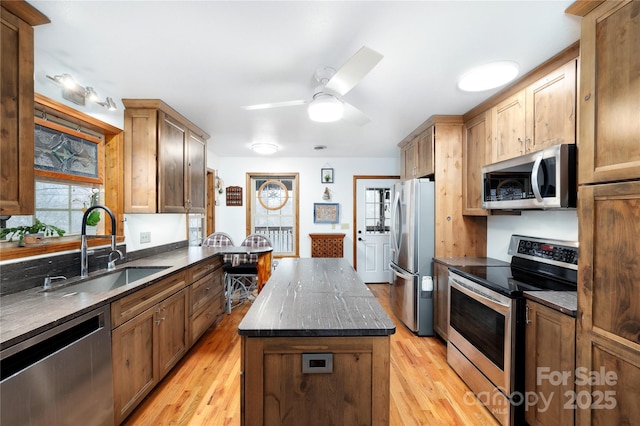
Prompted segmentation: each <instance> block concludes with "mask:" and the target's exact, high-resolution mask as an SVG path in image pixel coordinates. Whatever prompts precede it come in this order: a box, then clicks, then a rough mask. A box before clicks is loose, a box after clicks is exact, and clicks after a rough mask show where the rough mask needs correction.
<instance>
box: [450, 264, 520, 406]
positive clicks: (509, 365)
mask: <svg viewBox="0 0 640 426" xmlns="http://www.w3.org/2000/svg"><path fill="white" fill-rule="evenodd" d="M449 303H450V305H449V306H450V310H449V343H452V344H453V345H455V346H456V348H457V349H458V350H459V351H460V352H461V353H462V354H463V355H464V356H465V357H467V359H469V361H470V362H471V363H472V364H473V365H474V366H475V367H476V368H477V369H478V370H480V371H481V372H482V373H483V374H484V375H485V376H486V377H487V378H488V379H489V380H490V381H491V382H492V383H493V384H494V385H495V386H496V387H498V388H499V389H500V390H501V391H502V393H504V394H505V395H510V394H511V392H512V390H513V385H514V376H513V373H514V371H513V355H514V351H515V347H514V344H515V339H514V338H513V332H514V331H515V315H514V312H515V300H514V299H511V298H509V297H506V296H503V295H501V294H499V293H496V292H494V291H492V290H490V289H488V288H486V287H484V286H482V285H479V284H477V283H475V282H473V281H471V280H468V279H466V278H464V277H461V276H459V275H457V274H454V273H451V272H450V273H449Z"/></svg>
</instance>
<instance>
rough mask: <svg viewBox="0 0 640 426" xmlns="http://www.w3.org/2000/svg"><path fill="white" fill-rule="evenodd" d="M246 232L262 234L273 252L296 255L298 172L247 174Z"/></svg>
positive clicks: (277, 254)
mask: <svg viewBox="0 0 640 426" xmlns="http://www.w3.org/2000/svg"><path fill="white" fill-rule="evenodd" d="M247 186H248V187H249V193H250V196H249V203H248V206H247V209H248V210H249V211H248V212H247V233H248V234H251V233H257V234H264V235H265V236H266V237H267V238H269V240H271V244H273V254H274V256H280V257H282V256H298V240H299V239H298V174H297V173H295V174H258V173H256V174H251V173H250V174H247Z"/></svg>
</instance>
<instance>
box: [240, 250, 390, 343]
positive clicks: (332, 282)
mask: <svg viewBox="0 0 640 426" xmlns="http://www.w3.org/2000/svg"><path fill="white" fill-rule="evenodd" d="M395 330H396V325H395V323H394V322H393V321H392V320H391V318H389V316H388V315H387V313H386V311H385V310H384V309H383V308H382V306H381V305H380V303H378V301H377V300H376V298H375V296H374V295H373V293H371V291H370V290H369V288H368V287H367V286H366V285H365V284H364V283H363V282H362V280H361V279H360V277H359V276H358V275H357V273H356V271H355V270H354V269H353V267H352V266H351V265H350V264H349V262H348V261H347V260H346V259H342V258H304V259H293V258H289V259H283V260H281V261H280V262H279V264H278V267H277V269H276V270H275V271H274V273H273V274H272V275H271V278H270V279H269V281H268V282H267V284H266V285H265V286H264V288H263V289H262V291H261V292H260V294H259V295H258V297H257V298H256V300H255V301H254V302H253V305H252V306H251V308H250V309H249V311H248V312H247V314H246V316H245V317H244V319H243V320H242V322H241V323H240V325H239V327H238V333H239V334H240V335H243V336H250V337H306V336H325V337H337V336H388V335H390V334H393V333H395Z"/></svg>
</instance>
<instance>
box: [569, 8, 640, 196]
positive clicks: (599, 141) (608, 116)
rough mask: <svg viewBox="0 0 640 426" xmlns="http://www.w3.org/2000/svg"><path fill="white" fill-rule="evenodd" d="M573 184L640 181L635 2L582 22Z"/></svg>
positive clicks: (639, 35) (639, 14)
mask: <svg viewBox="0 0 640 426" xmlns="http://www.w3.org/2000/svg"><path fill="white" fill-rule="evenodd" d="M580 42H581V46H582V47H581V49H582V50H581V55H580V61H581V65H580V67H581V73H580V95H579V97H578V99H579V102H580V122H581V125H580V139H579V140H580V161H579V162H578V165H579V168H580V170H579V173H578V179H579V182H578V183H579V184H586V183H597V182H607V181H613V180H625V179H638V178H640V139H639V135H640V74H639V73H638V69H640V54H638V50H639V49H640V4H639V3H638V2H637V1H621V2H613V1H611V2H605V3H604V4H602V5H601V6H600V7H598V8H596V9H595V10H593V12H591V13H589V14H588V15H587V16H585V17H584V19H583V20H582V35H581V39H580Z"/></svg>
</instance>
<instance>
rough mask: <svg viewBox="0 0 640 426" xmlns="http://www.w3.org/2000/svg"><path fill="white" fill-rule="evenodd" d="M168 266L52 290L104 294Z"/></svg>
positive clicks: (132, 269) (133, 269)
mask: <svg viewBox="0 0 640 426" xmlns="http://www.w3.org/2000/svg"><path fill="white" fill-rule="evenodd" d="M167 268H168V266H154V267H141V268H137V267H128V268H124V269H121V270H119V271H115V272H112V273H109V274H106V275H102V276H99V277H96V278H88V279H85V280H82V281H81V282H79V283H77V284H71V285H68V286H64V287H58V288H54V289H52V291H64V292H65V293H104V292H106V291H109V290H113V289H116V288H118V287H122V286H123V285H127V284H131V283H132V282H134V281H138V280H140V279H142V278H145V277H148V276H149V275H153V274H155V273H157V272H160V271H163V270H164V269H167Z"/></svg>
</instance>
